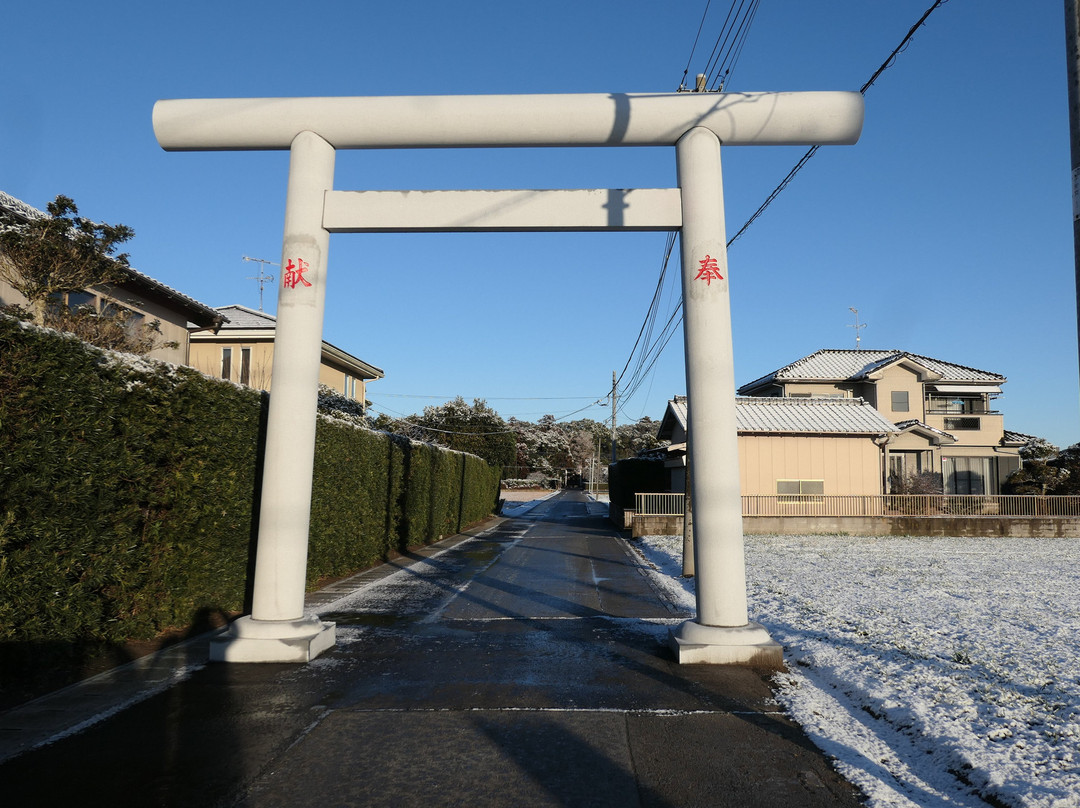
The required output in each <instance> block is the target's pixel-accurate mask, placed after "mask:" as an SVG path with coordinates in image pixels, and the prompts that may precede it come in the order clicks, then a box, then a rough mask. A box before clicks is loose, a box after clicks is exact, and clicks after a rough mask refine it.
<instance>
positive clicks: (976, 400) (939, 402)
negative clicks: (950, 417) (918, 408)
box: [927, 395, 991, 415]
mask: <svg viewBox="0 0 1080 808" xmlns="http://www.w3.org/2000/svg"><path fill="white" fill-rule="evenodd" d="M927 410H928V411H930V412H935V413H948V414H958V415H962V414H964V413H983V412H990V411H991V410H990V407H989V404H988V403H987V399H986V397H985V396H949V397H948V398H942V397H940V396H933V395H931V396H929V398H928V399H927Z"/></svg>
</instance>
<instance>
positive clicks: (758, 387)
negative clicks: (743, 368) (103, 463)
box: [738, 350, 1031, 494]
mask: <svg viewBox="0 0 1080 808" xmlns="http://www.w3.org/2000/svg"><path fill="white" fill-rule="evenodd" d="M1005 381H1006V379H1005V377H1004V376H1002V375H1000V374H998V373H992V372H990V371H985V370H978V369H976V368H971V367H966V366H964V365H957V364H954V363H952V362H945V361H942V360H940V359H933V358H931V357H928V356H921V355H919V354H913V353H908V352H906V351H899V350H888V351H883V350H821V351H817V352H816V353H813V354H811V355H809V356H806V357H803V358H802V359H799V360H797V361H795V362H792V363H791V364H790V365H785V366H784V367H782V368H780V369H779V370H775V371H773V372H772V373H769V374H768V375H766V376H762V377H761V378H760V379H755V380H754V381H752V382H750V383H748V384H744V385H743V386H742V387H740V388H739V390H738V392H739V394H740V395H747V396H764V397H789V398H810V397H815V398H816V397H827V398H862V399H863V400H865V401H867V402H868V403H869V404H871V405H872V406H873V407H874V408H875V409H876V410H877V411H878V412H880V413H881V415H882V416H884V418H885V419H886V420H888V421H889V422H891V423H892V424H894V425H895V427H896V429H897V432H898V434H897V435H895V436H894V437H893V438H892V439H891V440H890V441H889V444H888V446H887V447H886V448H885V454H886V464H887V465H886V467H887V475H886V488H887V489H888V490H889V492H891V493H897V492H902V491H904V490H905V489H906V487H907V486H909V485H910V481H911V480H912V479H913V478H914V477H915V476H916V475H920V474H924V473H932V474H940V475H941V480H942V485H943V488H944V493H946V494H997V493H1000V491H1001V483H1002V482H1004V480H1005V479H1006V478H1007V477H1008V476H1009V475H1010V474H1011V473H1012V472H1014V471H1016V470H1017V469H1018V468H1020V454H1019V452H1020V448H1021V447H1022V446H1023V445H1024V444H1025V443H1027V442H1028V441H1029V440H1031V438H1030V436H1027V435H1022V434H1019V433H1015V432H1010V431H1008V430H1006V429H1005V424H1004V417H1003V416H1002V414H1001V412H1000V411H998V410H997V409H996V405H995V400H996V399H997V397H998V396H1000V395H1001V386H1002V385H1003V384H1004V383H1005Z"/></svg>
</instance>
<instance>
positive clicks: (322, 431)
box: [0, 317, 499, 642]
mask: <svg viewBox="0 0 1080 808" xmlns="http://www.w3.org/2000/svg"><path fill="white" fill-rule="evenodd" d="M267 402H268V397H267V396H266V394H263V393H260V392H258V391H254V390H250V389H247V388H241V387H238V386H236V385H233V384H230V383H228V382H223V381H220V380H216V379H210V378H207V377H205V376H203V375H202V374H200V373H198V372H196V371H194V370H192V369H190V368H183V367H175V366H171V365H165V364H162V363H157V362H149V361H146V360H139V359H136V358H134V357H130V356H126V355H119V354H110V353H107V352H104V351H101V350H98V349H96V348H92V347H90V346H88V345H85V344H84V343H82V342H79V341H78V340H76V339H74V338H70V337H66V336H63V335H59V334H57V333H55V332H50V331H46V330H43V329H37V328H32V327H27V326H25V325H24V324H21V323H19V322H18V321H16V320H13V319H11V318H8V317H0V642H42V641H49V642H56V641H61V642H85V641H106V642H119V641H123V640H129V639H148V638H152V637H154V636H156V635H157V634H158V633H160V632H161V631H163V630H165V629H168V628H173V627H184V626H188V625H190V624H192V622H193V621H194V620H195V619H196V618H197V616H198V615H200V614H202V615H205V614H206V613H207V612H208V611H210V612H226V613H229V612H237V611H241V610H243V608H244V606H245V599H246V598H247V596H248V592H247V588H248V586H249V583H250V582H249V577H250V576H249V570H250V569H251V566H252V564H251V562H252V560H253V548H254V532H255V526H254V524H253V519H254V518H255V517H256V516H257V504H256V503H257V499H256V497H257V493H258V492H257V482H258V474H259V468H258V465H259V459H260V454H261V442H262V437H263V429H264V423H265V410H266V406H267ZM498 485H499V470H498V469H497V468H492V467H489V466H488V465H487V464H486V463H484V462H483V461H482V460H480V459H479V458H476V457H473V456H471V455H462V454H458V453H452V452H447V451H446V450H443V449H439V448H436V447H433V446H430V445H427V444H418V443H412V442H410V441H408V440H406V439H404V438H401V437H398V436H392V435H387V434H385V433H378V432H371V431H368V430H363V429H358V428H356V427H354V426H351V425H348V424H344V423H341V422H336V421H333V420H331V419H327V418H320V420H319V424H318V429H317V438H316V450H315V486H314V491H313V501H312V520H311V533H310V537H311V538H310V543H309V561H308V582H309V585H310V584H313V583H314V582H316V581H318V580H319V579H322V578H326V577H330V576H340V575H345V574H348V573H350V572H353V571H356V570H358V569H362V568H364V567H366V566H370V565H371V564H374V563H377V562H379V561H380V560H383V559H385V558H387V557H388V556H389V554H390V553H391V552H393V551H395V550H398V551H400V550H404V549H406V547H408V546H409V545H414V544H423V543H428V542H431V541H434V540H437V539H438V538H439V537H440V536H443V535H447V534H451V533H454V532H458V531H460V529H462V528H463V527H464V526H465V525H467V524H470V523H472V522H476V521H478V520H480V519H482V518H484V517H485V516H487V515H488V514H490V513H491V511H492V509H493V507H494V506H495V504H496V502H497V497H498Z"/></svg>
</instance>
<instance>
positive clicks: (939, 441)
mask: <svg viewBox="0 0 1080 808" xmlns="http://www.w3.org/2000/svg"><path fill="white" fill-rule="evenodd" d="M896 428H897V429H899V430H900V432H901V434H903V433H904V432H913V433H914V434H916V435H921V436H922V437H924V438H926V439H927V440H928V441H930V443H933V444H935V445H938V446H943V445H948V444H951V443H956V437H955V436H954V435H950V434H949V433H948V432H943V431H942V430H940V429H937V428H935V427H932V426H930V425H929V424H924V423H923V422H922V421H918V420H915V419H912V420H910V421H900V422H898V423H897V424H896Z"/></svg>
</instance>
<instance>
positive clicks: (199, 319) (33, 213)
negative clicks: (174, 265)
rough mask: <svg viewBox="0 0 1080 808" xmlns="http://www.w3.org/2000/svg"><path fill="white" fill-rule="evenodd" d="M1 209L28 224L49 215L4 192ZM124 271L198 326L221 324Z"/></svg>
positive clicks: (193, 303) (188, 301)
mask: <svg viewBox="0 0 1080 808" xmlns="http://www.w3.org/2000/svg"><path fill="white" fill-rule="evenodd" d="M0 208H4V209H5V210H7V211H8V212H9V213H13V214H14V215H15V216H17V217H19V218H21V219H23V220H24V221H27V222H28V221H30V220H31V219H42V218H45V217H47V216H48V215H49V214H47V213H45V212H44V211H40V210H38V209H37V208H35V207H33V206H32V205H28V204H26V203H25V202H23V201H22V200H21V199H16V198H15V197H13V196H12V195H11V194H7V193H4V192H3V191H0ZM124 271H125V272H127V273H129V274H130V276H131V281H132V282H133V283H134V284H135V285H136V286H140V287H142V288H144V289H147V290H150V291H152V292H156V293H157V294H159V295H162V296H164V297H165V298H167V299H168V300H170V301H171V302H172V303H173V304H174V305H175V306H176V307H177V308H178V309H179V310H180V311H181V312H182V313H183V314H184V315H185V316H186V317H187V318H188V319H189V320H192V321H193V322H194V323H195V325H196V326H198V327H204V328H205V327H207V326H213V325H216V324H217V323H218V322H219V320H220V317H219V315H218V313H217V312H216V311H215V310H214V309H212V308H210V307H209V306H207V305H206V304H204V303H200V302H199V301H198V300H196V299H195V298H193V297H188V296H187V295H185V294H184V293H183V292H178V291H177V290H176V289H173V288H172V287H171V286H168V285H167V284H164V283H162V282H161V281H159V280H156V279H154V278H151V277H150V276H149V275H146V274H144V273H142V272H139V271H138V270H137V269H132V268H131V267H130V266H129V267H124Z"/></svg>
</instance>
